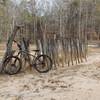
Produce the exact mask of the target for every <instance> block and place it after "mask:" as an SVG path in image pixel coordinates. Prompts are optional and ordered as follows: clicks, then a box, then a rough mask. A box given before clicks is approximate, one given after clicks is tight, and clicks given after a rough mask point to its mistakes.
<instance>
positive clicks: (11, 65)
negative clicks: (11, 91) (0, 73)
mask: <svg viewBox="0 0 100 100" xmlns="http://www.w3.org/2000/svg"><path fill="white" fill-rule="evenodd" d="M3 67H4V68H3V70H4V72H5V73H6V74H9V75H14V74H17V73H18V72H19V71H20V70H21V67H22V63H21V60H20V59H19V58H18V57H16V56H10V57H7V58H6V59H5V61H4V64H3Z"/></svg>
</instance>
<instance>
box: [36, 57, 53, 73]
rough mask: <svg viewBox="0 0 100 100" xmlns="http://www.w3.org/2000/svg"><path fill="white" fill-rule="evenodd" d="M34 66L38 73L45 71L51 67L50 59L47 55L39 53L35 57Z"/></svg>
mask: <svg viewBox="0 0 100 100" xmlns="http://www.w3.org/2000/svg"><path fill="white" fill-rule="evenodd" d="M34 68H35V69H36V70H37V71H38V72H39V73H46V72H48V71H49V70H51V68H52V60H51V58H50V57H49V56H47V55H40V56H38V57H37V58H36V59H35V64H34Z"/></svg>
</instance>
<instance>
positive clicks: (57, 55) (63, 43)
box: [37, 35, 87, 67]
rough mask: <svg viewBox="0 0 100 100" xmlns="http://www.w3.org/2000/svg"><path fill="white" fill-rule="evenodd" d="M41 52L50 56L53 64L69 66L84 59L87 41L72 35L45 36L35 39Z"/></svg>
mask: <svg viewBox="0 0 100 100" xmlns="http://www.w3.org/2000/svg"><path fill="white" fill-rule="evenodd" d="M37 46H38V48H39V49H40V50H41V52H42V53H43V54H47V55H48V56H50V57H51V59H52V61H53V64H54V66H56V67H57V66H65V65H67V66H70V65H74V64H78V63H81V62H83V61H86V55H87V42H86V40H85V39H80V38H74V37H56V36H55V35H54V36H51V37H48V38H47V37H46V38H45V39H44V38H42V39H41V38H40V39H38V40H37Z"/></svg>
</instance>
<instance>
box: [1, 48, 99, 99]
mask: <svg viewBox="0 0 100 100" xmlns="http://www.w3.org/2000/svg"><path fill="white" fill-rule="evenodd" d="M99 50H100V49H99ZM99 50H98V51H99ZM99 92H100V53H99V52H97V51H96V50H95V51H94V50H93V51H92V52H91V54H89V55H88V59H87V62H84V63H82V64H79V65H75V66H70V67H67V66H66V67H64V68H61V69H60V68H58V69H57V70H52V71H50V72H49V73H46V74H39V73H38V72H36V71H34V70H33V71H31V72H29V71H25V72H23V73H19V74H17V75H14V76H8V75H0V100H100V93H99Z"/></svg>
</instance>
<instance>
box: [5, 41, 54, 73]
mask: <svg viewBox="0 0 100 100" xmlns="http://www.w3.org/2000/svg"><path fill="white" fill-rule="evenodd" d="M14 42H15V43H17V42H16V41H14ZM17 46H18V48H19V51H18V53H17V54H16V55H14V54H15V52H16V51H12V53H11V55H10V56H8V57H7V58H6V59H5V60H4V62H3V70H4V72H5V73H6V74H9V75H14V74H17V73H18V72H20V70H21V69H22V62H23V61H22V59H24V61H25V62H26V61H27V62H28V64H29V65H30V66H31V67H34V68H35V69H36V70H37V71H38V72H39V73H46V72H48V71H50V70H51V69H52V60H51V58H50V57H49V56H48V55H44V54H42V55H41V54H40V53H39V52H40V50H32V51H34V52H35V54H34V55H33V54H30V53H29V52H26V51H22V49H21V46H20V45H19V44H18V43H17Z"/></svg>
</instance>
